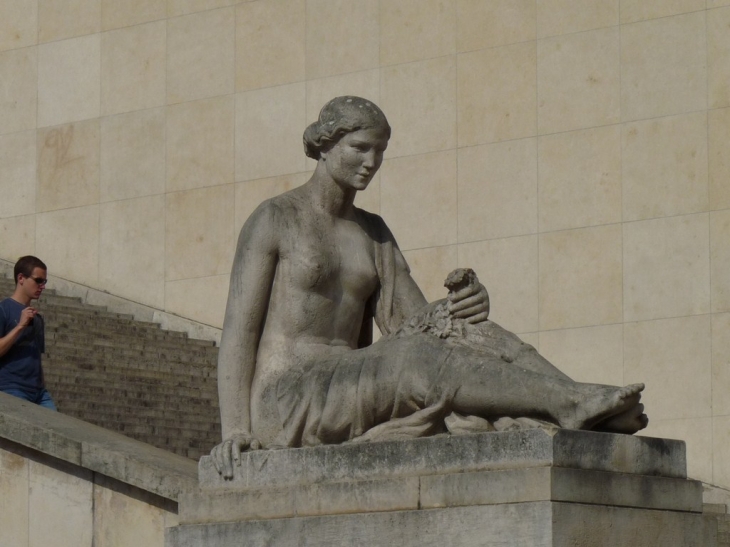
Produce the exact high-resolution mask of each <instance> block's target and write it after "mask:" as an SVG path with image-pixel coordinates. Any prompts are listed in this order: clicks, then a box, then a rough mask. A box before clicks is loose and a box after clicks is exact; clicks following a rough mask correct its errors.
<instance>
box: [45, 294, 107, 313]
mask: <svg viewBox="0 0 730 547" xmlns="http://www.w3.org/2000/svg"><path fill="white" fill-rule="evenodd" d="M37 305H38V308H39V309H41V310H48V309H52V308H56V307H61V308H76V309H95V310H98V311H107V308H106V307H105V306H90V305H88V304H84V303H83V302H82V301H81V298H79V297H77V296H59V295H58V294H49V293H48V292H46V291H44V292H43V296H41V297H40V299H39V300H38V302H37Z"/></svg>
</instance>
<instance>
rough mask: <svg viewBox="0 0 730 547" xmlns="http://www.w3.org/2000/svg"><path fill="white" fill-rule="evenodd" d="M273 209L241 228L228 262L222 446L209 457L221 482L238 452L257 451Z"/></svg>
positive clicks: (272, 265) (264, 208)
mask: <svg viewBox="0 0 730 547" xmlns="http://www.w3.org/2000/svg"><path fill="white" fill-rule="evenodd" d="M277 234H278V230H277V229H276V222H275V210H274V206H273V205H271V204H270V202H265V203H263V204H262V205H261V206H259V208H258V209H257V210H256V211H254V213H253V214H252V215H251V217H250V218H249V219H248V220H247V221H246V223H245V224H244V226H243V228H242V230H241V234H240V235H239V238H238V245H237V247H236V254H235V257H234V260H233V270H232V272H231V280H230V287H229V291H228V303H227V304H226V314H225V318H224V321H223V334H222V337H221V345H220V350H219V352H218V397H219V401H220V409H221V427H222V432H223V442H222V443H221V444H219V445H218V446H216V447H215V448H214V449H213V450H212V452H211V456H213V462H214V464H215V466H216V468H217V469H218V472H220V473H222V474H223V476H224V477H225V478H231V477H232V476H233V463H236V464H240V457H241V452H242V451H245V450H248V449H256V448H259V447H260V445H259V443H258V441H257V440H256V439H255V438H254V437H253V436H252V434H251V407H250V401H251V384H252V382H253V377H254V373H255V372H256V354H257V351H258V346H259V341H260V338H261V332H262V330H263V325H264V321H265V316H266V310H267V308H268V304H269V298H270V296H271V286H272V284H273V281H274V274H275V272H276V262H277V257H278V249H279V246H278V238H277Z"/></svg>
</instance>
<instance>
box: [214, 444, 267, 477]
mask: <svg viewBox="0 0 730 547" xmlns="http://www.w3.org/2000/svg"><path fill="white" fill-rule="evenodd" d="M259 448H261V443H260V442H259V441H258V440H257V439H254V438H253V437H252V436H251V435H249V434H247V433H237V434H235V435H231V436H230V437H229V438H227V439H226V440H224V441H223V442H222V443H221V444H219V445H216V446H215V447H213V450H211V451H210V455H211V457H212V458H213V465H215V469H216V471H218V473H219V474H221V475H223V478H224V479H227V480H230V479H232V478H233V463H234V462H235V463H236V465H237V466H240V465H241V452H245V451H247V450H258V449H259Z"/></svg>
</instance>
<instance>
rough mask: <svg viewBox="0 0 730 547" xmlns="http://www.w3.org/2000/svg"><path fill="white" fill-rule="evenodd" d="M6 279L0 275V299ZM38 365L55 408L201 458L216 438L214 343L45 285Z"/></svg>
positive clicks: (6, 291)
mask: <svg viewBox="0 0 730 547" xmlns="http://www.w3.org/2000/svg"><path fill="white" fill-rule="evenodd" d="M13 288H14V283H13V280H12V279H8V278H5V277H0V299H2V298H5V297H7V296H10V294H12V292H13ZM37 306H38V308H39V309H40V311H41V314H42V315H43V317H44V319H45V323H46V354H45V356H44V359H43V370H44V372H45V377H46V385H47V387H48V390H49V391H50V392H51V395H52V396H53V399H54V401H55V402H56V405H57V406H58V409H59V411H60V412H62V413H64V414H68V415H70V416H73V417H75V418H79V419H81V420H84V421H87V422H90V423H92V424H95V425H98V426H101V427H104V428H107V429H110V430H113V431H117V432H119V433H122V434H124V435H126V436H128V437H131V438H133V439H137V440H139V441H142V442H145V443H148V444H151V445H153V446H156V447H158V448H162V449H164V450H168V451H170V452H174V453H176V454H179V455H181V456H186V457H188V458H192V459H196V460H197V459H199V458H200V456H202V455H204V454H207V453H208V452H209V451H210V449H211V448H212V447H213V446H214V445H215V444H217V443H218V442H220V438H221V429H220V416H219V410H218V391H217V380H216V360H217V356H218V348H217V347H216V346H215V343H214V342H209V341H204V340H193V339H190V338H188V337H187V335H186V334H185V333H180V332H171V331H164V330H162V329H161V328H160V327H159V325H158V324H156V323H147V322H142V321H135V320H134V319H133V317H132V316H131V315H125V314H118V313H112V312H110V311H107V309H106V308H103V307H99V306H90V305H87V304H83V303H82V302H81V300H80V299H79V298H70V297H65V296H60V295H58V294H56V293H55V292H54V291H53V290H52V289H47V290H46V291H44V293H43V296H42V298H41V299H40V301H39V302H38V303H37Z"/></svg>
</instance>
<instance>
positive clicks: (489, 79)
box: [0, 0, 730, 486]
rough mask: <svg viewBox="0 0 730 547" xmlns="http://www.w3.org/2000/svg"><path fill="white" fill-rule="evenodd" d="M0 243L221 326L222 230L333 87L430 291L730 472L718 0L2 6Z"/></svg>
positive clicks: (292, 177) (725, 157) (704, 462)
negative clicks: (627, 400) (386, 128)
mask: <svg viewBox="0 0 730 547" xmlns="http://www.w3.org/2000/svg"><path fill="white" fill-rule="evenodd" d="M0 13H2V14H3V15H4V16H3V17H1V18H0V195H2V196H3V197H2V200H1V201H0V234H2V235H1V236H0V257H2V258H5V259H10V260H12V259H14V258H15V257H16V256H18V255H20V254H24V253H36V254H38V255H39V256H41V257H42V258H44V260H46V261H47V262H48V264H49V265H50V267H51V273H54V274H57V275H60V276H62V277H64V278H66V279H69V280H72V281H76V282H78V283H82V284H85V285H88V286H90V287H93V288H97V289H102V290H106V291H109V292H111V293H113V294H116V295H119V296H122V297H126V298H129V299H132V300H135V301H137V302H141V303H143V304H146V305H148V306H151V307H153V308H159V309H162V310H165V311H167V312H171V313H175V314H179V315H182V316H185V317H190V318H192V319H195V320H197V321H200V322H203V323H207V324H210V325H214V326H220V324H221V321H222V317H223V311H224V307H225V299H226V291H227V283H228V272H229V270H230V266H231V260H232V256H233V250H234V246H235V240H236V234H237V232H238V230H239V229H240V227H241V225H242V224H243V222H244V220H245V218H246V217H247V216H248V214H249V213H250V212H251V211H252V210H253V208H254V207H255V206H256V205H257V204H258V203H259V202H260V201H261V200H262V199H265V198H267V197H269V196H271V195H274V194H277V193H279V192H281V191H284V190H286V189H289V188H292V187H294V186H296V185H298V184H301V183H302V182H304V181H305V180H306V178H307V176H308V173H309V172H310V170H311V169H312V168H313V163H312V162H311V161H310V160H307V159H305V157H304V155H303V153H302V146H301V133H302V131H303V129H304V127H305V126H306V124H307V123H309V122H311V121H313V120H314V119H315V117H316V115H317V112H318V109H319V108H320V107H321V106H322V104H323V103H324V102H325V101H326V100H327V99H329V98H331V97H332V96H334V95H337V94H344V93H353V94H358V95H362V96H366V97H369V98H371V99H373V100H374V101H376V102H377V103H378V104H379V105H380V106H381V107H382V108H383V110H384V111H385V113H386V114H387V115H388V117H389V119H390V122H391V125H392V126H393V128H394V133H393V138H392V140H391V143H390V147H389V149H388V152H387V156H386V157H387V159H386V161H385V162H384V164H383V167H382V169H381V172H380V174H379V176H378V177H377V178H376V180H374V181H373V183H372V185H371V188H370V189H369V190H368V191H367V192H365V193H364V194H362V196H360V198H361V199H360V201H359V204H360V205H361V206H363V207H365V208H367V209H370V210H372V211H374V212H379V213H381V214H382V215H383V216H384V217H385V218H386V220H387V221H388V223H389V225H390V226H391V228H392V229H393V232H394V233H395V235H396V238H397V239H398V241H399V242H400V244H401V247H402V248H403V249H404V251H405V255H406V257H407V259H408V260H409V262H410V264H411V267H412V269H413V274H414V276H415V278H416V279H417V280H418V281H419V283H421V284H422V286H423V287H424V288H425V291H426V293H427V295H428V296H429V297H431V298H435V297H438V296H441V295H443V292H444V291H443V289H442V288H441V287H440V285H441V283H442V280H443V277H444V275H445V274H446V273H447V272H448V271H449V270H450V269H452V268H454V267H456V266H472V267H474V268H475V269H476V270H477V271H478V272H479V273H480V276H481V279H482V281H483V282H484V283H485V284H486V286H487V287H488V288H489V290H490V292H491V295H492V301H493V318H494V319H495V320H496V321H498V322H500V323H502V324H503V325H504V326H505V327H507V328H510V329H512V330H514V331H516V332H518V333H521V334H522V335H523V338H524V339H525V340H526V341H528V342H530V343H532V344H534V345H535V346H537V347H538V348H539V350H540V351H541V352H542V353H544V354H545V355H546V356H547V357H549V358H551V359H552V360H554V361H555V362H556V363H558V364H559V365H560V366H561V367H562V368H563V369H564V370H566V371H567V372H568V373H569V374H572V375H573V376H575V377H576V379H579V380H590V381H597V382H607V383H614V384H622V383H629V382H634V381H645V382H646V383H647V385H648V388H647V391H646V396H645V400H646V405H647V411H648V412H649V414H650V417H651V419H652V423H651V425H650V428H649V431H648V433H649V434H652V435H655V436H666V437H674V438H681V439H685V440H687V441H688V453H689V454H688V457H689V471H690V475H691V476H693V477H696V478H700V479H703V480H706V481H709V482H713V483H717V484H722V485H725V486H730V458H728V454H729V453H730V403H729V402H728V400H729V399H728V397H727V396H726V393H727V392H728V389H730V366H729V365H728V363H729V362H730V336H728V331H729V330H730V276H728V275H727V269H728V266H730V183H728V180H730V144H729V143H730V32H728V26H729V25H730V0H673V1H667V0H571V1H568V0H387V1H385V0H383V1H379V0H257V1H248V2H246V1H236V0H145V1H139V0H74V1H72V2H69V0H0Z"/></svg>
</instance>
